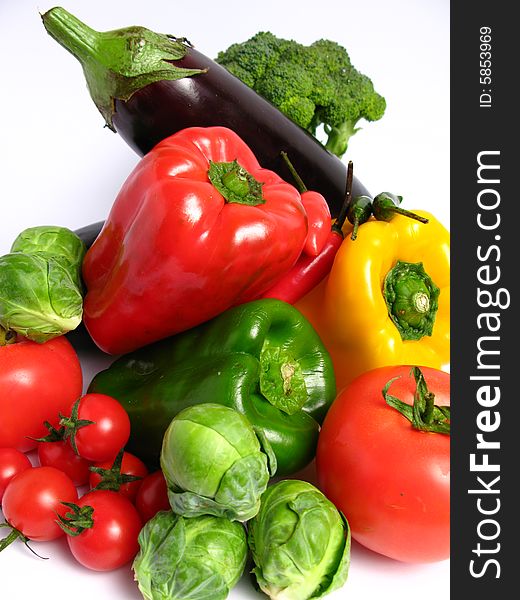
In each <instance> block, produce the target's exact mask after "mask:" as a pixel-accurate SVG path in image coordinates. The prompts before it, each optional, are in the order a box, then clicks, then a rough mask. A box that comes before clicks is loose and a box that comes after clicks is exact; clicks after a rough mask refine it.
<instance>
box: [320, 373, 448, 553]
mask: <svg viewBox="0 0 520 600" xmlns="http://www.w3.org/2000/svg"><path fill="white" fill-rule="evenodd" d="M410 371H411V367H409V366H394V367H383V368H379V369H374V370H372V371H368V372H366V373H364V374H363V375H361V376H359V377H358V378H356V379H355V380H354V381H353V382H352V383H351V384H350V385H348V386H347V387H346V388H344V390H343V391H342V392H341V393H340V394H339V396H338V397H337V398H336V400H335V401H334V403H333V405H332V407H331V408H330V410H329V412H328V414H327V416H326V417H325V421H324V423H323V427H322V430H321V432H320V436H319V440H318V449H317V455H316V468H317V475H318V483H319V487H320V488H321V490H322V491H323V492H324V493H325V495H326V496H327V497H328V498H329V499H330V500H331V501H332V502H333V503H334V504H335V505H336V506H337V508H338V509H339V510H341V511H342V512H343V513H344V514H345V516H346V518H347V519H348V521H349V523H350V526H351V529H352V537H353V538H354V539H356V540H357V541H358V542H360V543H361V544H363V545H364V546H366V547H368V548H370V549H371V550H374V551H376V552H379V553H381V554H384V555H386V556H389V557H391V558H394V559H397V560H400V561H405V562H432V561H438V560H443V559H445V558H448V556H449V548H450V495H449V494H450V437H449V435H445V434H442V433H432V432H425V431H419V430H417V429H414V428H413V427H412V424H411V422H410V421H409V420H408V419H407V418H406V417H405V416H403V415H402V414H401V413H400V412H399V411H398V410H396V409H395V408H392V407H391V406H389V405H388V404H387V403H386V401H385V398H384V397H383V394H382V390H383V388H384V387H385V385H386V384H387V382H389V380H391V379H392V378H394V377H397V378H398V379H396V380H395V381H393V382H392V383H391V385H390V387H389V389H388V393H389V394H391V395H392V396H394V397H396V398H399V399H400V400H402V401H403V402H405V403H406V404H409V405H412V404H413V400H414V393H415V390H416V383H415V379H414V377H413V376H412V375H411V372H410ZM421 372H422V374H423V376H424V379H425V381H426V384H427V387H428V389H429V391H430V392H433V393H434V394H435V399H434V403H435V404H436V405H440V406H442V405H444V406H447V405H449V401H450V376H449V374H447V373H445V372H443V371H439V370H436V369H431V368H426V367H421Z"/></svg>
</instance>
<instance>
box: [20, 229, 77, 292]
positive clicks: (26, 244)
mask: <svg viewBox="0 0 520 600" xmlns="http://www.w3.org/2000/svg"><path fill="white" fill-rule="evenodd" d="M86 249H87V248H86V246H85V244H84V242H83V241H82V240H81V239H80V238H79V237H78V236H77V235H76V234H75V233H74V232H73V231H70V229H67V228H66V227H53V226H46V225H42V226H40V227H30V228H29V229H24V231H22V233H20V234H19V235H18V237H17V238H16V239H15V240H14V242H13V244H12V246H11V252H21V253H22V254H37V255H39V256H42V257H44V258H52V259H54V260H55V261H58V262H61V263H62V264H63V266H64V267H66V268H67V270H68V271H69V273H70V276H71V278H72V280H73V281H74V283H75V284H76V285H77V287H78V288H81V264H82V262H83V257H84V256H85V252H86Z"/></svg>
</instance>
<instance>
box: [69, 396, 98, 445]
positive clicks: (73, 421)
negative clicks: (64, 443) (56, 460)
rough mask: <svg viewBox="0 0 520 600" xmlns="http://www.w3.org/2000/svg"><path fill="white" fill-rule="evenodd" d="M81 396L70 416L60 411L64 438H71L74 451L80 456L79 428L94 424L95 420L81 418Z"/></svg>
mask: <svg viewBox="0 0 520 600" xmlns="http://www.w3.org/2000/svg"><path fill="white" fill-rule="evenodd" d="M80 400H81V398H78V399H77V400H76V402H74V404H73V405H72V411H71V415H70V417H66V416H65V415H62V414H61V413H60V425H61V426H62V427H63V430H64V433H63V438H62V439H64V440H67V439H68V440H70V445H71V446H72V449H73V450H74V452H75V453H76V454H77V455H78V456H79V452H78V447H77V445H76V434H77V433H78V430H79V429H81V428H82V427H86V426H87V425H94V424H95V421H89V420H88V419H80V418H79V402H80Z"/></svg>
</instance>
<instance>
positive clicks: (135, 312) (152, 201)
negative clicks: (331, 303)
mask: <svg viewBox="0 0 520 600" xmlns="http://www.w3.org/2000/svg"><path fill="white" fill-rule="evenodd" d="M311 218H312V217H311ZM310 220H311V219H310V218H309V217H308V215H306V212H305V208H304V206H303V204H302V200H301V196H300V194H299V192H298V190H297V189H296V188H295V187H294V186H292V185H290V184H288V183H286V182H285V181H283V180H282V179H281V178H280V177H279V176H278V175H276V173H274V172H272V171H269V170H267V169H262V168H261V166H260V165H259V163H258V161H257V160H256V158H255V156H254V155H253V153H252V151H251V150H250V149H249V147H248V146H247V145H246V144H245V143H244V142H243V141H242V140H241V139H240V138H239V137H238V136H237V135H236V134H235V133H234V132H233V131H231V130H230V129H227V128H224V127H207V128H204V127H193V128H189V129H184V130H182V131H180V132H178V133H176V134H174V135H173V136H170V137H169V138H166V139H165V140H163V141H162V142H160V143H159V144H157V146H155V148H153V149H152V150H151V151H150V152H149V153H148V154H147V155H146V156H145V157H144V158H143V159H141V161H140V162H139V163H138V165H137V166H136V168H135V169H134V171H133V173H131V175H130V176H129V177H128V179H127V180H126V182H125V184H124V185H123V187H122V189H121V191H120V193H119V195H118V197H117V198H116V201H115V203H114V205H113V207H112V210H111V212H110V215H109V217H108V219H107V220H106V222H105V225H104V227H103V229H102V231H101V233H100V234H99V236H98V238H97V239H96V241H95V242H94V243H93V245H92V246H91V247H90V249H89V250H88V252H87V254H86V256H85V259H84V262H83V278H84V281H85V283H86V286H87V290H88V291H87V295H86V297H85V303H84V323H85V325H86V327H87V329H88V331H89V333H90V335H91V337H92V338H93V340H94V341H95V342H96V344H97V345H98V346H99V347H100V348H101V349H102V350H104V351H105V352H108V353H111V354H120V353H125V352H130V351H132V350H135V349H136V348H139V347H141V346H144V345H146V344H149V343H151V342H154V341H156V340H159V339H162V338H165V337H167V336H170V335H173V334H175V333H178V332H180V331H184V330H186V329H189V328H191V327H194V326H196V325H198V324H199V323H202V322H204V321H206V320H208V319H211V318H213V317H214V316H216V315H218V314H220V313H221V312H223V311H224V310H226V309H227V308H230V307H231V306H234V305H237V304H240V303H243V302H247V301H249V300H253V299H255V298H258V297H259V295H260V294H262V293H263V292H264V291H265V290H266V289H269V288H270V287H271V286H272V285H273V283H274V282H275V281H277V280H278V279H279V277H280V276H281V275H282V274H283V273H285V272H287V271H288V270H289V269H290V268H291V267H292V266H293V265H294V264H295V263H296V261H297V260H298V257H299V256H300V255H301V253H302V250H303V248H304V245H305V242H306V239H307V232H308V229H309V227H312V225H311V224H310Z"/></svg>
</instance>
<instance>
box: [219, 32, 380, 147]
mask: <svg viewBox="0 0 520 600" xmlns="http://www.w3.org/2000/svg"><path fill="white" fill-rule="evenodd" d="M216 61H217V62H218V63H219V64H221V65H222V66H223V67H225V68H226V69H227V70H228V71H230V72H231V73H232V74H233V75H235V76H236V77H238V78H239V79H241V80H242V81H243V82H244V83H246V84H247V85H248V86H249V87H251V88H253V89H254V90H255V91H256V92H257V93H258V94H260V95H261V96H263V97H264V98H266V99H267V100H269V101H270V102H271V103H272V104H274V106H276V107H277V108H278V109H279V110H281V111H282V112H283V113H284V114H285V115H287V116H288V117H289V118H290V119H292V120H293V121H294V122H295V123H297V124H298V125H300V127H303V128H304V129H306V130H307V131H309V132H310V133H311V134H312V135H314V136H315V137H317V136H318V133H319V132H318V129H319V128H320V126H323V131H324V133H325V135H326V136H327V140H326V143H325V147H326V148H327V149H328V150H329V151H330V152H332V153H333V154H335V155H336V156H339V157H341V156H343V154H345V152H346V150H347V146H348V142H349V139H350V137H351V136H353V135H354V134H355V133H356V131H358V130H359V127H357V124H358V122H359V121H360V120H361V119H365V120H366V121H377V120H378V119H380V118H381V117H382V116H383V114H384V112H385V108H386V102H385V99H384V98H383V97H382V96H380V95H379V94H378V93H377V92H376V91H375V90H374V86H373V84H372V81H371V80H370V79H369V78H368V77H367V76H366V75H363V74H362V73H360V72H359V71H357V70H356V69H355V68H354V67H353V66H352V64H351V62H350V58H349V55H348V53H347V51H346V50H345V48H343V47H342V46H340V45H339V44H337V43H336V42H332V41H330V40H318V41H317V42H314V43H313V44H311V45H310V46H303V45H302V44H299V43H298V42H295V41H293V40H284V39H281V38H278V37H276V36H275V35H273V34H272V33H270V32H259V33H257V34H256V35H255V36H253V37H252V38H251V39H249V40H247V41H245V42H242V43H239V44H233V45H232V46H230V47H229V48H228V49H227V50H225V51H223V52H220V53H219V54H218V56H217V58H216Z"/></svg>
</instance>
